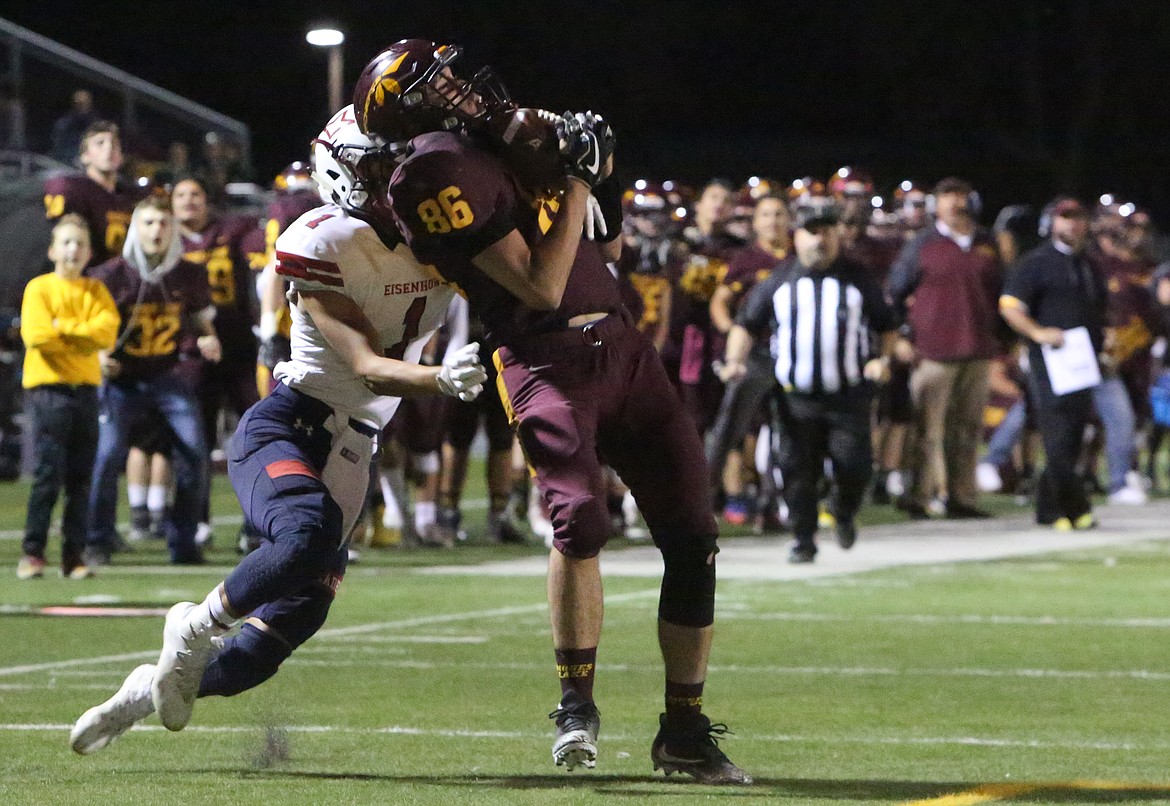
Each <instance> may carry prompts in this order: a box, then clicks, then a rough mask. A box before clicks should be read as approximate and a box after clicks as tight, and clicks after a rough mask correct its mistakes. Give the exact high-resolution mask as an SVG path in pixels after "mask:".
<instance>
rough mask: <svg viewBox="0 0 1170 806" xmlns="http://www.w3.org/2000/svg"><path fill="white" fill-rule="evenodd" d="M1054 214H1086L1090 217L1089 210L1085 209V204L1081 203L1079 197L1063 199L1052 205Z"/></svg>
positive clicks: (1085, 215)
mask: <svg viewBox="0 0 1170 806" xmlns="http://www.w3.org/2000/svg"><path fill="white" fill-rule="evenodd" d="M1052 215H1054V216H1074V215H1076V216H1084V217H1086V218H1088V216H1089V211H1088V210H1086V209H1085V205H1083V204H1081V202H1080V201H1079V200H1078V199H1070V198H1066V199H1061V200H1060V201H1058V202H1057V203H1056V204H1054V205H1052Z"/></svg>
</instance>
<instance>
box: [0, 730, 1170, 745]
mask: <svg viewBox="0 0 1170 806" xmlns="http://www.w3.org/2000/svg"><path fill="white" fill-rule="evenodd" d="M72 727H73V725H70V724H50V723H32V724H22V723H8V724H0V731H9V732H49V733H56V732H61V731H68V730H70V729H72ZM271 727H273V728H276V729H278V730H281V731H284V732H286V733H294V734H295V733H303V734H330V733H339V734H357V735H362V736H378V735H389V736H438V737H446V738H469V739H518V740H522V741H538V740H542V739H546V738H548V736H549V735H551V734H550V733H549V732H548V731H502V730H466V729H451V728H447V729H443V728H417V727H410V726H404V725H390V726H387V727H383V728H355V727H343V726H339V725H281V726H271ZM264 729H265V726H262V725H247V726H245V725H188V726H187V727H186V728H184V729H183V730H184V732H187V733H258V732H260V731H263V730H264ZM131 730H133V731H134V732H138V731H142V732H146V733H160V732H162V731H164V730H165V729H164V728H163V726H162V725H135V726H134V727H133V728H132V729H131ZM649 735H650V734H649V731H647V733H646V734H644V735H643V734H606V736H605V738H606V740H608V741H613V742H640V741H644V740H647V739H648V738H649ZM744 738H750V739H751V741H759V742H775V743H780V744H829V745H855V744H860V745H874V744H885V745H911V746H913V745H958V746H963V747H991V748H998V747H1003V748H1019V749H1035V750H1054V749H1055V750H1096V751H1133V750H1147V751H1167V750H1170V744H1166V743H1164V742H1157V743H1154V742H1151V743H1137V742H1116V741H1087V740H1086V741H1066V742H1061V741H1048V740H1043V739H1029V738H1000V737H988V736H880V735H878V736H806V735H798V734H783V733H781V734H752V735H751V736H750V737H746V736H745V737H744Z"/></svg>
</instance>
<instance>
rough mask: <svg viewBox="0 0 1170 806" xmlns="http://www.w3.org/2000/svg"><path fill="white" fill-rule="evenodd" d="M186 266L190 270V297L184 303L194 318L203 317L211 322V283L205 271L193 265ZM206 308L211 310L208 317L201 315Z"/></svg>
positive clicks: (212, 314)
mask: <svg viewBox="0 0 1170 806" xmlns="http://www.w3.org/2000/svg"><path fill="white" fill-rule="evenodd" d="M188 266H189V268H190V269H191V295H190V296H189V297H188V298H187V299H186V300H185V302H186V303H187V305H188V307H189V309H190V310H191V311H192V312H194V313H195V315H196V316H203V317H204V318H206V319H207V320H208V321H211V319H213V318H214V317H215V308H214V303H213V302H212V300H211V283H210V281H208V279H207V270H206V269H205V268H203V267H202V266H198V265H195V264H193V263H192V264H188ZM207 308H211V311H212V312H211V315H210V317H208V316H207V315H206V314H204V313H203V312H204V311H205V310H206V309H207Z"/></svg>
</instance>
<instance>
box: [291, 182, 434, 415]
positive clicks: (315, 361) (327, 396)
mask: <svg viewBox="0 0 1170 806" xmlns="http://www.w3.org/2000/svg"><path fill="white" fill-rule="evenodd" d="M276 273H277V274H278V275H280V276H282V277H283V278H284V279H286V280H288V281H289V283H290V285H291V286H292V288H293V290H294V291H331V292H334V293H337V294H341V295H343V296H346V297H349V298H350V299H351V300H353V301H354V302H355V303H356V304H357V306H358V308H360V309H361V311H362V313H363V314H365V317H366V319H367V320H369V322H370V324H371V325H372V326H373V328H374V330H375V331H377V333H378V337H379V340H380V344H379V345H378V347H379V349H380V350H381V352H382V354H383V355H385V356H386V357H387V358H395V359H398V360H399V361H409V362H411V363H418V360H419V357H420V356H421V355H422V350H423V347H424V345H425V344H426V343H427V340H428V339H429V338H430V336H431V334H432V333H433V332H434V331H435V330H436V329H437V328H438V327H439V326H440V325H441V324H442V323H443V321H444V318H445V317H446V314H447V306H448V305H449V304H450V303H451V298H452V296H453V295H454V292H453V290H452V289H451V287H450V286H448V285H447V284H446V283H445V282H444V281H443V280H442V279H441V278H440V277H439V275H438V274H437V273H435V272H434V271H433V270H431V269H428V268H427V267H424V266H422V265H420V264H419V262H418V261H417V260H415V258H414V254H413V253H412V252H411V251H410V249H409V248H408V247H407V246H406V245H405V244H398V245H397V246H396V247H395V248H394V249H393V250H391V249H389V248H388V247H387V246H386V245H385V244H384V243H383V242H382V240H381V239H380V238H379V237H378V235H377V233H376V232H375V231H374V229H373V227H371V226H370V225H369V224H367V223H365V222H364V221H362V220H360V219H358V218H354V217H353V216H350V215H348V214H346V212H345V211H344V210H342V209H341V208H340V207H338V206H337V205H335V204H326V205H323V206H321V207H317V208H314V209H313V210H310V211H309V212H307V213H305V214H304V215H303V216H301V217H300V218H298V219H297V220H296V221H295V222H293V223H292V224H291V225H290V226H289V227H288V229H286V230H285V231H284V232H283V233H282V234H281V235H280V237H279V238H278V239H277V240H276ZM292 320H293V325H292V358H291V359H290V360H288V361H285V362H282V363H280V364H277V365H276V369H275V371H274V375H275V377H276V379H277V380H278V381H281V382H283V383H285V384H287V385H289V386H291V387H292V388H294V389H297V390H299V391H301V392H304V393H305V394H307V395H310V396H312V397H315V398H317V399H318V400H320V401H322V402H323V403H326V404H328V405H329V406H330V407H331V408H333V409H334V410H335V411H338V412H342V413H344V414H346V415H348V416H350V417H353V418H355V419H358V420H361V421H362V422H365V423H368V424H370V425H372V426H374V427H376V428H378V429H381V428H383V427H384V426H385V425H386V424H387V423H389V422H390V418H391V417H393V416H394V411H395V410H396V409H397V408H398V402H399V398H395V397H383V396H379V395H375V394H374V393H373V392H371V391H370V390H369V389H367V388H366V386H365V384H364V383H362V380H361V378H359V377H358V376H357V375H356V374H355V373H354V371H353V369H351V368H350V366H349V364H348V363H347V362H346V361H345V359H343V358H342V357H341V356H340V355H339V354H338V353H337V352H336V351H334V350H333V348H332V347H330V346H329V343H328V342H327V341H326V340H325V338H324V336H322V335H321V331H320V330H318V329H317V327H316V325H315V324H314V323H313V320H312V319H311V318H310V317H309V316H308V315H307V314H306V313H305V312H304V311H303V310H301V308H300V306H299V305H293V306H292Z"/></svg>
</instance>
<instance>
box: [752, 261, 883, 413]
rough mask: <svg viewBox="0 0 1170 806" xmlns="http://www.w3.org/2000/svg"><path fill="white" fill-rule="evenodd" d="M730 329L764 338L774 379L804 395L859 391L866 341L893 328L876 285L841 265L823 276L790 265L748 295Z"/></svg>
mask: <svg viewBox="0 0 1170 806" xmlns="http://www.w3.org/2000/svg"><path fill="white" fill-rule="evenodd" d="M736 322H737V324H740V325H742V326H743V327H744V328H746V329H747V330H748V332H750V333H752V334H753V335H754V336H755V337H756V338H765V337H766V338H770V339H771V344H772V356H773V358H774V359H775V360H776V378H777V380H779V381H780V385H781V386H783V387H784V388H785V389H786V390H788V391H796V392H801V393H804V394H835V393H839V392H844V391H847V390H848V389H851V388H853V387H856V386H859V385H861V384H862V383H863V381H864V377H863V374H862V373H863V370H864V369H865V363H866V361H868V360H869V359H870V358H872V357H873V356H874V338H873V334H876V333H884V332H887V331H890V330H893V329H894V328H895V327H896V326H897V321H896V318H895V315H894V312H893V310H892V309H891V308H890V306H889V305H888V304H887V303H886V300H885V298H884V297H883V295H882V292H881V289H880V288H879V287H878V285H877V283H876V282H874V280H873V279H872V278H871V277H870V276H869V274H868V273H867V272H866V270H865V269H864V268H863V267H861V266H859V265H857V264H855V263H851V262H850V261H847V260H845V259H843V258H838V259H837V260H836V261H835V262H834V263H833V264H832V265H830V266H829V267H828V268H826V269H824V270H823V271H811V270H809V269H807V268H805V267H804V266H802V265H801V264H800V262H799V261H798V260H796V259H795V258H792V259H790V260H789V261H788V262H786V263H785V264H783V265H781V266H779V267H778V268H777V269H776V271H775V272H774V273H773V274H772V276H771V277H770V278H768V279H767V280H765V281H764V282H763V283H761V284H760V285H758V286H757V287H756V288H755V289H754V290H753V291H752V294H751V296H749V297H748V299H747V301H746V303H745V304H744V306H743V307H742V308H741V309H740V312H739V316H738V317H737V319H736Z"/></svg>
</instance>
